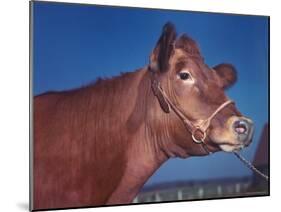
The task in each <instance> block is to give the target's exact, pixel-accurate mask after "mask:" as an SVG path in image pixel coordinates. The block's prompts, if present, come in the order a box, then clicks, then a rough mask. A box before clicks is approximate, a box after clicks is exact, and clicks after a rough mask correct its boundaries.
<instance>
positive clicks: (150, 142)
mask: <svg viewBox="0 0 281 212" xmlns="http://www.w3.org/2000/svg"><path fill="white" fill-rule="evenodd" d="M236 79H237V72H236V70H235V67H234V66H233V65H231V64H228V63H222V64H219V65H216V66H214V67H209V66H208V65H207V64H206V63H205V62H204V58H203V56H202V55H201V53H200V50H199V48H198V46H197V44H196V42H195V41H194V40H193V39H192V38H190V37H189V36H188V35H187V34H183V35H181V36H177V33H176V29H175V26H174V25H173V24H172V23H169V22H168V23H166V24H165V25H164V26H163V29H162V33H161V35H160V38H159V40H158V42H157V43H156V46H155V48H154V49H153V50H152V53H151V54H150V57H149V63H148V65H147V66H145V67H143V68H141V69H138V70H136V71H133V72H128V73H123V74H121V75H119V76H116V77H112V78H106V79H99V80H97V81H96V82H95V83H92V84H89V85H87V86H84V87H80V88H77V89H73V90H67V91H58V92H54V91H53V92H47V93H43V94H41V95H38V96H35V97H34V102H33V107H34V113H33V115H34V118H33V123H34V135H33V136H34V141H33V180H34V182H33V197H34V199H33V200H34V201H33V209H35V210H36V209H46V208H75V207H85V206H102V205H116V204H128V203H131V202H132V200H133V199H134V198H135V196H136V195H137V194H138V192H139V190H140V189H141V188H142V186H143V185H144V183H145V182H146V181H147V180H148V179H149V177H150V176H151V175H152V174H153V173H154V172H155V171H156V170H157V169H158V168H159V167H160V166H161V165H162V164H163V163H164V162H165V161H167V160H168V159H169V158H173V157H179V158H188V157H192V156H205V155H209V154H210V153H214V152H217V151H226V152H235V151H239V150H241V149H242V148H244V147H247V146H248V145H249V144H250V143H251V140H252V135H253V122H252V120H251V119H249V118H247V117H245V116H243V115H242V114H241V113H240V112H239V110H238V109H237V108H236V106H235V104H234V102H233V101H232V100H230V99H229V97H227V95H226V94H225V90H226V89H228V88H229V87H231V86H232V85H233V84H234V83H235V82H236Z"/></svg>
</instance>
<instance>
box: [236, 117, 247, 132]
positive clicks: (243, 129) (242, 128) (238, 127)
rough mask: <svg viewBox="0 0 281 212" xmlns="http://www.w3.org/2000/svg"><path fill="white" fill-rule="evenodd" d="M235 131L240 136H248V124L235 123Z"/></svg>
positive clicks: (242, 121) (239, 121)
mask: <svg viewBox="0 0 281 212" xmlns="http://www.w3.org/2000/svg"><path fill="white" fill-rule="evenodd" d="M234 130H235V132H236V133H238V134H246V133H248V123H247V122H246V121H244V120H238V121H235V122H234Z"/></svg>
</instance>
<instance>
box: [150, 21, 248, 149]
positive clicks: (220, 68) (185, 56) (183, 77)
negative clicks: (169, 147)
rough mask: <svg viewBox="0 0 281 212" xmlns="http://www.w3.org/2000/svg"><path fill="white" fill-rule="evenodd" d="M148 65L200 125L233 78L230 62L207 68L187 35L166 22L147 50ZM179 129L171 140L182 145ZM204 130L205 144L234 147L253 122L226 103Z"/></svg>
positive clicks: (244, 140) (219, 102)
mask: <svg viewBox="0 0 281 212" xmlns="http://www.w3.org/2000/svg"><path fill="white" fill-rule="evenodd" d="M150 69H151V70H152V72H154V73H155V75H156V76H157V78H158V80H159V82H160V83H161V86H162V88H163V90H165V92H166V93H167V95H168V96H169V98H170V99H171V101H172V102H173V103H174V104H175V105H176V106H177V107H178V108H179V109H180V110H181V111H182V112H183V113H184V114H185V115H186V117H188V119H189V120H190V121H192V122H193V124H195V125H200V123H201V122H203V121H204V120H206V119H207V118H208V117H210V115H211V114H212V113H213V112H214V111H215V110H216V109H217V108H218V107H219V106H220V105H222V104H223V103H224V102H226V101H227V100H228V97H227V96H226V95H225V92H224V90H225V89H227V88H229V87H230V86H232V85H233V84H234V83H235V81H236V71H235V68H234V67H233V66H232V65H230V64H220V65H217V66H215V67H213V68H209V67H208V66H207V65H206V64H205V63H204V59H203V57H202V56H201V54H200V51H199V49H198V47H197V45H196V43H195V42H194V41H193V40H192V39H191V38H189V37H188V36H187V35H182V36H180V37H178V38H177V37H176V32H175V29H174V26H173V25H172V24H169V23H168V24H166V25H165V26H164V28H163V33H162V35H161V37H160V39H159V41H158V43H157V45H156V47H155V49H154V51H153V52H152V54H151V57H150ZM160 104H161V102H160ZM161 107H162V108H163V105H161ZM164 107H165V105H164ZM164 110H165V108H164ZM177 122H180V120H179V119H177ZM175 125H177V124H175ZM179 129H181V130H175V132H176V133H175V134H174V137H176V139H175V142H177V143H178V144H179V145H181V146H182V147H184V146H185V143H186V142H187V139H186V133H184V132H182V130H185V129H184V128H182V127H179ZM206 133H207V136H208V137H207V141H206V143H207V145H208V146H209V148H213V150H215V151H217V150H223V151H227V152H231V151H236V150H240V149H242V148H243V147H245V146H248V145H249V144H250V142H251V140H252V135H253V122H252V121H251V120H250V119H248V118H246V117H244V116H242V114H241V113H240V112H239V111H238V110H237V108H236V107H235V105H233V104H229V105H227V106H226V107H225V108H223V109H222V110H221V111H220V112H219V113H218V114H216V115H215V117H214V118H213V119H212V121H211V123H210V126H209V128H208V130H207V132H206ZM183 135H184V136H183ZM186 147H189V146H188V145H186Z"/></svg>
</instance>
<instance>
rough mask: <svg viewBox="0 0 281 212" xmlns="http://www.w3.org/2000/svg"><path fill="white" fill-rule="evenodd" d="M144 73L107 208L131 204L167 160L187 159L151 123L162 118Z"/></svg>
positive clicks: (182, 152) (155, 124)
mask: <svg viewBox="0 0 281 212" xmlns="http://www.w3.org/2000/svg"><path fill="white" fill-rule="evenodd" d="M145 71H146V70H142V71H140V72H139V74H142V75H143V77H142V79H141V80H140V82H139V83H138V84H139V93H138V99H137V102H136V103H135V109H134V110H133V113H132V115H131V117H130V118H129V121H128V125H129V126H128V127H129V131H130V132H131V133H133V134H134V136H133V138H132V140H131V141H130V142H131V145H130V146H129V148H128V150H127V152H126V155H127V164H126V168H125V172H124V174H123V177H122V179H121V181H120V183H119V184H118V186H117V188H116V189H115V191H114V192H113V193H112V195H111V196H110V198H109V199H108V201H107V204H119V203H123V204H124V203H130V202H131V201H132V200H133V199H134V197H135V196H136V195H137V193H138V192H139V190H140V189H141V188H142V186H143V185H144V184H145V182H146V181H147V180H148V179H149V177H150V176H151V175H152V174H153V173H154V172H155V171H156V170H157V169H158V168H159V167H160V166H161V165H162V164H163V163H164V162H165V161H166V160H168V159H169V158H170V157H175V156H182V157H187V155H186V153H185V152H184V151H182V150H181V148H179V147H178V146H177V145H175V144H174V143H173V142H171V141H170V140H169V135H168V133H165V132H163V127H162V126H157V123H155V122H154V120H160V119H161V118H162V117H163V111H161V108H160V107H159V105H158V102H157V99H156V98H155V96H154V95H153V93H152V91H151V87H150V85H151V84H150V83H151V81H150V78H149V75H148V74H147V73H146V72H145ZM166 117H167V116H166ZM164 122H165V120H163V123H162V124H165V123H164ZM158 124H159V123H158ZM181 154H182V155H181Z"/></svg>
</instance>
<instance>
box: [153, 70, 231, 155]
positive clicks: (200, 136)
mask: <svg viewBox="0 0 281 212" xmlns="http://www.w3.org/2000/svg"><path fill="white" fill-rule="evenodd" d="M152 74H153V77H152V84H151V87H152V90H153V93H154V95H155V96H156V97H157V98H158V100H159V102H160V105H161V107H162V109H163V110H164V112H166V113H169V112H170V109H172V110H173V111H174V112H175V114H176V115H177V116H178V117H179V118H180V119H181V120H182V122H183V124H184V126H185V128H186V129H187V130H188V131H189V132H190V133H191V138H192V140H193V142H194V143H196V144H201V145H202V147H203V149H204V150H205V151H206V152H207V153H208V154H211V153H212V152H211V151H210V150H209V149H208V148H207V145H206V143H205V139H206V136H207V133H206V131H207V130H208V128H209V126H210V123H211V121H212V119H213V118H214V117H215V116H216V115H217V114H218V113H219V112H220V111H221V110H222V109H224V108H225V107H226V106H228V105H229V104H234V102H233V101H232V100H227V101H226V102H224V103H223V104H221V105H220V106H219V107H218V108H217V109H216V110H215V111H214V112H213V113H212V114H211V115H210V116H209V117H208V118H207V119H205V120H204V121H203V122H202V123H201V124H199V125H195V124H193V123H192V122H191V121H190V120H189V119H188V118H187V117H186V115H185V114H184V113H183V112H182V111H181V110H180V109H179V108H178V107H177V106H176V105H175V104H174V103H173V102H172V101H171V100H170V99H169V97H168V96H167V94H166V93H165V91H164V90H163V89H162V87H161V85H160V82H159V81H158V80H157V79H156V78H155V76H154V74H155V73H152Z"/></svg>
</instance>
